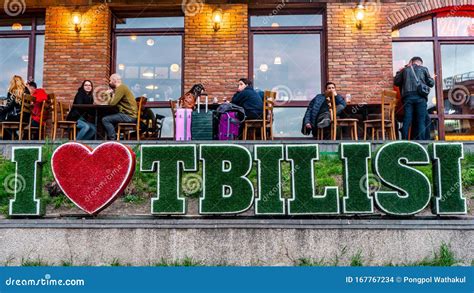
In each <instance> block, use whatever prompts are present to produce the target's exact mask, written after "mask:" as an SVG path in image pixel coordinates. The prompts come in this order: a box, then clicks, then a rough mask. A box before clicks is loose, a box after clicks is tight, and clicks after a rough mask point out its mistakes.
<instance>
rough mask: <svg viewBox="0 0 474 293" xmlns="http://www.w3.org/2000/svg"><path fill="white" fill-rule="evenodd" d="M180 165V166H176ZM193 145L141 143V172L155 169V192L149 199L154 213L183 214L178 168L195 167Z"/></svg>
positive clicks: (187, 169)
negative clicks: (154, 195)
mask: <svg viewBox="0 0 474 293" xmlns="http://www.w3.org/2000/svg"><path fill="white" fill-rule="evenodd" d="M180 165H181V166H182V168H180ZM196 166H197V164H196V145H154V146H146V145H144V146H142V147H141V157H140V171H141V172H157V185H158V186H157V187H158V188H157V196H156V197H155V198H152V200H151V213H152V214H155V215H162V214H164V215H169V214H179V215H182V214H185V213H186V199H185V198H184V197H183V196H182V194H181V180H180V179H181V173H182V171H183V170H184V171H197V168H196Z"/></svg>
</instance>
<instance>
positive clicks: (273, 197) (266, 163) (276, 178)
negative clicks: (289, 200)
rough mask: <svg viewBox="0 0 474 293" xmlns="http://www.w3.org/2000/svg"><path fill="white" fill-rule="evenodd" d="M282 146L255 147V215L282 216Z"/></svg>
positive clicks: (283, 201)
mask: <svg viewBox="0 0 474 293" xmlns="http://www.w3.org/2000/svg"><path fill="white" fill-rule="evenodd" d="M283 159H284V153H283V145H256V146H255V161H257V184H258V195H257V196H258V197H257V199H256V200H255V214H256V215H284V214H285V200H284V199H283V198H282V194H281V161H282V160H283Z"/></svg>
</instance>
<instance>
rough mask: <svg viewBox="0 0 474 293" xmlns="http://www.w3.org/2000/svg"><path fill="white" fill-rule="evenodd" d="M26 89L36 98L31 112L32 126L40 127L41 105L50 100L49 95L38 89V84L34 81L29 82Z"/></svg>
mask: <svg viewBox="0 0 474 293" xmlns="http://www.w3.org/2000/svg"><path fill="white" fill-rule="evenodd" d="M26 87H27V88H28V90H29V91H30V94H31V96H32V97H33V98H34V99H33V109H32V110H31V126H33V127H39V124H40V120H41V104H42V102H44V101H47V100H48V94H47V93H46V91H45V90H44V89H42V88H38V86H37V85H36V82H34V81H29V82H28V83H27V84H26ZM43 123H45V122H43Z"/></svg>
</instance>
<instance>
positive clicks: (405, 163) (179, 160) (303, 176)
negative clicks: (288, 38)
mask: <svg viewBox="0 0 474 293" xmlns="http://www.w3.org/2000/svg"><path fill="white" fill-rule="evenodd" d="M65 149H68V150H71V151H67V152H66V151H64V150H65ZM251 151H253V154H252V152H251ZM59 152H61V153H59ZM12 153H13V156H12V161H13V162H15V164H16V173H15V174H12V176H14V177H13V181H14V187H15V188H14V192H13V193H14V196H13V198H12V199H11V201H10V209H9V214H10V215H11V216H41V215H43V209H42V205H41V202H40V199H39V198H40V195H41V187H42V185H41V166H42V163H41V148H40V147H14V148H13V150H12ZM68 156H76V157H68ZM77 156H79V157H80V158H79V157H77ZM339 157H340V160H341V162H340V164H341V165H342V169H343V174H341V175H342V178H343V183H342V186H343V188H342V190H339V187H338V186H317V184H316V182H317V176H316V174H317V170H318V161H319V146H318V145H317V144H286V145H284V144H271V145H264V144H257V145H255V146H254V147H253V148H252V149H248V148H246V147H244V146H241V145H238V144H201V145H195V144H176V145H173V144H171V145H143V146H142V147H141V156H140V172H148V173H154V174H156V179H157V184H156V186H152V187H150V188H151V189H154V190H155V192H156V196H155V197H153V198H152V199H151V202H150V204H151V214H153V215H184V214H186V202H187V198H186V197H185V196H184V193H183V188H182V185H181V181H182V179H183V178H182V177H183V172H194V173H195V176H198V174H197V172H201V173H202V178H201V180H202V191H201V194H200V198H199V213H200V214H202V215H225V214H239V213H243V212H245V211H248V210H249V209H251V208H252V207H253V208H254V213H255V215H289V216H292V215H309V216H311V215H339V214H371V213H374V211H375V208H376V207H377V208H378V209H379V210H381V211H383V212H384V213H386V214H390V215H395V216H409V215H415V214H417V213H419V212H421V211H422V210H424V209H425V208H426V207H427V206H428V205H429V203H430V202H431V203H432V205H431V206H432V211H433V213H434V214H437V215H463V214H466V213H467V203H466V199H465V198H464V196H463V194H462V182H461V160H462V159H463V158H464V150H463V145H462V143H433V144H431V145H430V146H429V147H428V148H427V149H425V148H424V147H423V146H422V145H420V144H419V143H416V142H409V141H395V142H390V143H387V144H384V145H383V146H381V147H380V148H378V149H377V150H376V152H375V154H372V145H371V144H370V143H369V142H361V143H341V144H340V146H339ZM99 159H100V160H102V163H98V162H97V160H99ZM65 162H67V164H66V163H65ZM283 164H288V165H289V166H290V174H289V178H285V180H283V179H282V173H283V171H282V170H283V168H282V165H283ZM51 165H52V166H53V167H54V168H53V169H54V170H53V171H54V172H53V173H54V175H55V178H56V180H57V181H58V185H59V186H60V187H61V188H63V187H64V188H65V186H66V183H69V185H68V186H73V187H74V188H69V190H67V191H68V192H69V194H70V196H71V194H72V193H73V195H74V196H73V198H74V200H73V201H74V203H76V204H78V206H79V207H81V208H83V209H84V210H85V211H86V212H88V213H91V214H97V213H98V212H100V210H102V209H104V208H106V206H107V205H108V204H110V203H112V201H113V199H115V198H116V197H117V196H118V195H120V193H121V192H122V191H123V190H124V188H125V187H126V186H127V185H128V182H129V181H130V179H131V176H133V170H134V166H135V154H134V153H133V151H131V149H129V148H127V147H125V146H124V145H121V144H119V143H115V142H108V143H105V144H102V145H100V146H99V147H97V148H96V149H95V150H93V149H92V148H90V147H87V146H85V145H80V144H77V143H69V144H65V145H62V146H61V147H59V148H58V149H56V151H55V152H54V153H53V156H52V162H51ZM76 165H77V166H80V167H81V169H85V170H93V173H94V174H93V175H94V176H78V177H77V178H74V179H71V176H74V174H75V173H74V172H73V170H72V169H71V170H70V169H68V168H74V166H76ZM429 165H431V166H432V168H433V172H432V176H433V178H432V182H433V183H432V184H431V183H430V180H429V178H428V177H427V176H426V175H425V174H424V173H423V172H422V171H420V170H419V168H418V167H419V166H429ZM77 166H76V167H75V168H77ZM370 167H372V172H369V169H370ZM105 168H107V169H105ZM102 169H104V170H102ZM253 171H255V172H256V182H252V181H251V180H250V177H251V176H250V174H251V173H252V172H253ZM83 173H84V171H83ZM61 174H62V176H61ZM64 174H65V175H64ZM84 174H87V171H85V173H84ZM84 177H86V178H84ZM371 180H372V181H374V180H375V181H376V182H378V183H379V185H380V186H378V188H377V189H376V190H372V187H373V184H371ZM115 181H117V182H115ZM18 183H21V184H18ZM372 183H373V182H372ZM432 185H433V186H432ZM81 186H84V188H83V190H85V191H84V194H82V193H81V190H82V188H81ZM284 186H286V188H288V190H289V191H288V192H289V196H288V197H284V196H283V189H284ZM63 191H64V190H63ZM65 193H66V194H68V193H67V192H65Z"/></svg>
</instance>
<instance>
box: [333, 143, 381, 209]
mask: <svg viewBox="0 0 474 293" xmlns="http://www.w3.org/2000/svg"><path fill="white" fill-rule="evenodd" d="M339 154H340V156H341V160H343V162H344V172H343V178H344V198H343V201H342V212H343V213H353V214H357V213H358V214H361V213H373V212H374V201H373V198H372V197H371V196H370V190H369V159H370V157H371V153H370V143H369V142H367V143H341V144H340V146H339Z"/></svg>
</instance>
